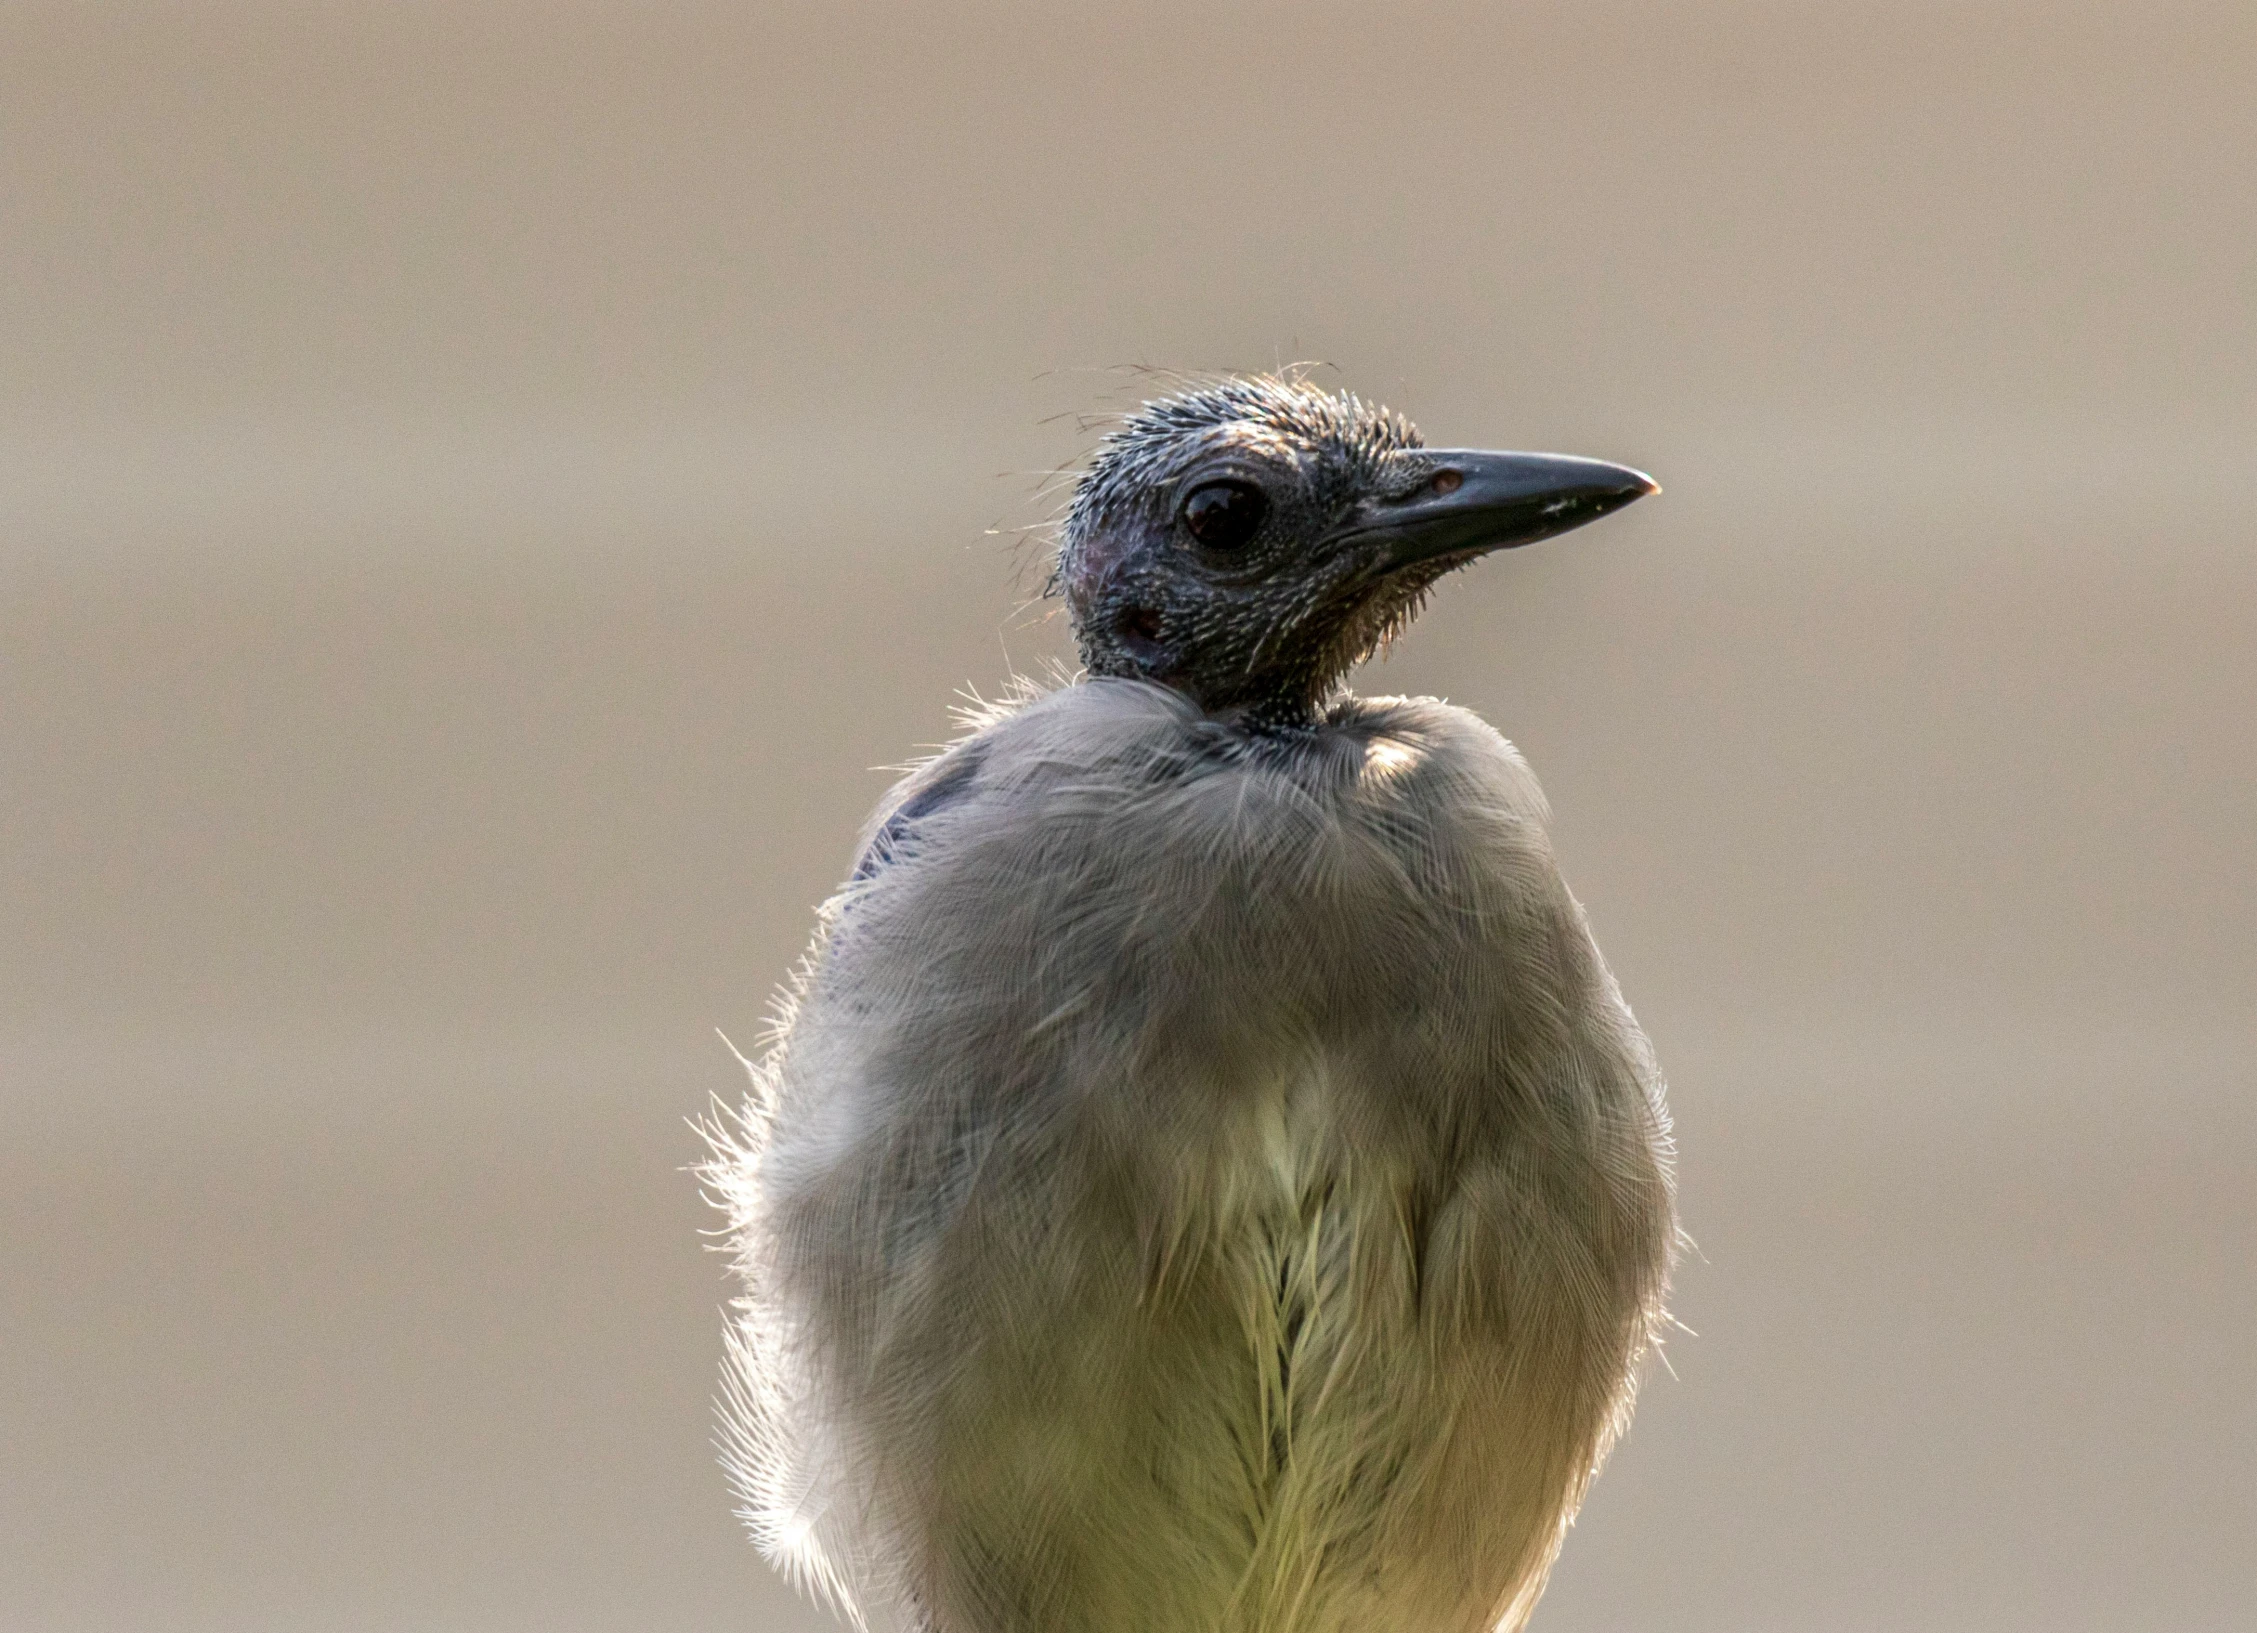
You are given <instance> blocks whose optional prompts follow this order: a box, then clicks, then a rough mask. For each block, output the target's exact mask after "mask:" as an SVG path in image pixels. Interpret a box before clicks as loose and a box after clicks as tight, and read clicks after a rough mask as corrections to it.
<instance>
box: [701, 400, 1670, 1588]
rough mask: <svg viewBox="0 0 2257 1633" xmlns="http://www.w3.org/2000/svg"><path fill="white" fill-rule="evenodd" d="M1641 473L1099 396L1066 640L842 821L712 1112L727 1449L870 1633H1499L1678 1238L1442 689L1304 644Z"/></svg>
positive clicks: (1648, 1066)
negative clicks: (793, 958) (807, 928)
mask: <svg viewBox="0 0 2257 1633" xmlns="http://www.w3.org/2000/svg"><path fill="white" fill-rule="evenodd" d="M1655 491H1658V490H1657V489H1656V486H1655V484H1654V483H1653V482H1652V481H1651V480H1650V479H1649V478H1648V477H1646V476H1644V475H1643V474H1641V473H1640V472H1638V471H1635V470H1632V469H1629V468H1628V467H1625V466H1620V465H1614V464H1609V463H1605V462H1602V461H1597V460H1589V459H1578V458H1569V457H1566V456H1559V455H1544V454H1526V453H1496V452H1483V451H1474V450H1464V449H1436V448H1429V447H1427V446H1426V445H1425V443H1424V441H1423V439H1422V437H1421V436H1420V434H1419V432H1418V431H1417V430H1416V428H1415V427H1414V426H1412V425H1411V424H1410V423H1409V422H1408V421H1407V420H1406V419H1404V418H1403V417H1401V416H1399V415H1397V414H1395V413H1393V412H1391V411H1389V410H1387V409H1385V408H1383V407H1380V406H1378V405H1376V404H1371V403H1367V402H1365V401H1363V400H1362V399H1360V398H1358V397H1356V396H1354V395H1352V394H1348V393H1343V392H1333V391H1328V390H1325V389H1322V388H1321V387H1319V386H1318V385H1316V384H1313V383H1312V382H1311V381H1309V380H1308V379H1307V378H1306V377H1305V376H1290V375H1287V376H1279V375H1270V376H1245V375H1230V376H1219V377H1206V378H1202V379H1200V380H1197V381H1193V382H1191V383H1189V384H1186V385H1182V386H1179V387H1178V388H1177V389H1175V390H1174V391H1173V393H1172V394H1170V395H1166V396H1162V397H1159V398H1158V399H1156V400H1153V401H1150V402H1147V403H1145V404H1144V405H1143V406H1141V407H1140V408H1138V409H1136V410H1134V411H1133V412H1130V413H1128V414H1126V415H1125V416H1123V417H1122V418H1121V419H1120V421H1119V422H1118V423H1117V424H1116V426H1115V427H1114V428H1113V429H1112V430H1111V431H1110V432H1108V433H1107V434H1106V435H1105V436H1104V437H1103V438H1102V440H1101V441H1100V442H1099V443H1098V444H1097V445H1096V447H1095V449H1094V451H1093V453H1092V454H1091V455H1090V457H1089V458H1088V459H1087V461H1086V462H1085V464H1084V466H1083V468H1082V470H1081V472H1080V474H1079V476H1078V479H1076V481H1075V483H1074V486H1073V490H1072V496H1071V499H1070V501H1069V502H1068V504H1067V506H1066V508H1065V511H1064V515H1063V520H1062V522H1061V523H1060V525H1059V527H1058V529H1057V549H1056V554H1055V561H1054V567H1053V572H1052V576H1051V580H1050V584H1049V586H1048V588H1049V590H1050V592H1051V593H1054V594H1055V595H1057V596H1058V597H1060V598H1062V599H1063V601H1064V603H1065V607H1066V611H1067V614H1068V616H1069V618H1070V620H1071V626H1072V630H1073V634H1074V637H1075V641H1076V645H1077V647H1078V650H1079V654H1080V658H1081V665H1082V667H1081V670H1080V672H1079V673H1077V674H1068V673H1066V672H1064V671H1061V673H1060V674H1059V675H1058V676H1056V677H1054V679H1055V680H1056V682H1057V684H1053V685H1051V686H1049V687H1048V688H1047V689H1045V688H1044V687H1041V686H1036V685H1033V684H1022V685H1020V686H1019V687H1018V688H1017V689H1016V690H1015V691H1014V692H1013V693H1012V694H1011V695H1010V696H1008V697H1006V698H1004V699H1003V700H1002V701H1001V702H998V703H994V704H991V705H984V706H981V707H980V708H979V709H977V710H976V711H975V712H974V713H973V715H972V717H971V718H970V719H969V720H968V721H967V722H966V725H967V729H966V732H965V734H964V735H963V736H961V737H960V738H959V739H958V740H956V741H955V742H953V743H952V744H951V745H949V746H948V747H947V748H946V749H945V750H944V751H942V752H940V753H939V754H938V756H937V757H936V758H933V759H931V760H929V761H928V762H926V763H924V764H922V765H921V766H918V767H916V768H914V769H913V770H911V772H910V774H909V775H907V776H906V777H904V778H903V779H902V781H901V782H900V783H899V784H898V785H897V786H895V787H894V788H893V789H892V791H891V792H890V793H889V794H888V795H887V796H886V797H885V799H884V800H883V801H882V802H881V804H880V806H879V808H878V809H877V811H876V812H875V814H874V815H873V816H872V818H871V820H870V822H869V823H868V825H867V827H866V828H865V830H864V832H863V834H862V835H861V837H860V840H859V842H858V846H857V850H856V852H855V853H854V855H855V860H854V862H853V866H852V867H851V869H850V870H849V872H848V875H847V878H846V880H845V882H844V884H843V885H842V886H841V887H840V889H839V890H838V892H837V894H836V895H834V896H833V897H832V898H831V899H830V900H829V901H828V902H827V903H826V904H825V905H824V906H823V908H822V909H821V910H820V911H819V915H818V917H819V922H818V926H817V931H816V935H815V939H814V942H813V945H812V947H811V949H810V951H809V953H808V955H807V956H806V958H805V959H804V960H803V961H802V963H801V964H800V966H799V967H798V970H797V973H796V975H795V976H794V977H793V978H792V979H791V981H790V982H789V983H788V984H787V987H786V989H785V991H784V993H783V995H782V997H781V998H780V999H779V1003H778V1008H777V1011H776V1016H775V1020H774V1025H773V1029H772V1033H771V1036H770V1038H769V1041H768V1046H767V1048H766V1050H765V1052H764V1053H763V1054H762V1055H761V1056H760V1058H759V1059H757V1060H756V1061H749V1062H748V1063H747V1064H748V1066H749V1068H750V1071H751V1085H750V1088H749V1090H748V1091H747V1092H746V1094H745V1096H744V1099H743V1103H742V1105H741V1106H735V1105H732V1106H729V1107H727V1108H726V1110H725V1111H724V1112H723V1113H722V1114H721V1115H720V1116H719V1117H718V1118H717V1119H716V1120H715V1121H714V1122H713V1123H711V1124H709V1125H708V1129H707V1132H708V1137H709V1138H710V1139H711V1140H712V1141H713V1148H712V1151H711V1153H710V1156H709V1160H708V1162H707V1164H706V1166H705V1170H704V1172H705V1177H706V1179H707V1182H708V1185H709V1190H710V1194H711V1195H712V1197H713V1199H714V1200H715V1201H716V1202H717V1203H718V1205H720V1206H721V1207H722V1208H723V1209H724V1210H725V1212H726V1215H727V1224H726V1229H725V1231H724V1232H723V1234H724V1235H725V1236H726V1239H727V1241H726V1245H727V1247H728V1249H729V1250H730V1251H731V1252H732V1254H733V1268H734V1271H735V1272H736V1274H737V1275H738V1276H740V1277H741V1278H742V1279H741V1284H740V1285H741V1292H740V1296H738V1297H737V1299H736V1301H735V1303H734V1304H733V1306H732V1308H731V1311H730V1313H729V1318H728V1344H727V1350H728V1356H727V1360H726V1363H725V1366H724V1374H723V1397H722V1401H721V1411H722V1418H723V1429H722V1448H723V1455H724V1461H725V1462H726V1463H727V1465H728V1467H729V1471H730V1475H731V1478H732V1480H733V1482H734V1486H735V1489H736V1491H737V1493H738V1495H739V1497H740V1498H741V1500H742V1510H741V1512H742V1514H743V1516H744V1518H745V1519H746V1521H747V1523H748V1524H749V1526H750V1528H751V1531H752V1533H753V1537H754V1540H755V1541H756V1542H757V1543H758V1544H759V1545H760V1547H761V1548H762V1550H763V1551H764V1552H765V1553H766V1555H767V1556H768V1558H769V1559H770V1560H771V1561H772V1562H773V1563H774V1564H775V1565H776V1566H777V1567H778V1568H779V1569H780V1570H781V1571H782V1572H783V1573H785V1574H786V1575H787V1576H788V1577H789V1578H791V1579H792V1580H793V1581H794V1582H795V1583H797V1584H798V1585H799V1586H800V1587H802V1589H803V1590H806V1591H810V1592H812V1593H814V1594H816V1595H817V1596H818V1597H821V1598H825V1599H828V1600H829V1601H830V1602H831V1603H832V1605H833V1606H834V1608H836V1609H837V1610H839V1611H840V1612H842V1613H843V1614H844V1615H846V1616H847V1617H848V1618H849V1619H851V1620H852V1621H853V1622H854V1623H855V1624H857V1625H858V1626H861V1627H863V1628H866V1629H870V1630H872V1633H1382V1630H1384V1633H1482V1630H1487V1629H1501V1630H1507V1633H1509V1630H1512V1629H1517V1628H1519V1627H1521V1626H1522V1625H1523V1624H1524V1623H1525V1622H1526V1621H1527V1619H1528V1617H1529V1615H1530V1613H1531V1611H1532V1610H1533V1608H1534V1606H1535V1604H1536V1601H1537V1598H1538V1596H1539V1595H1540V1594H1541V1593H1542V1591H1543V1588H1544V1584H1545V1581H1546V1578H1547V1576H1548V1574H1549V1572H1550V1570H1551V1566H1552V1563H1553V1560H1554V1558H1555V1556H1556V1554H1557V1552H1558V1550H1559V1547H1560V1544H1561V1540H1562V1536H1563V1533H1564V1531H1565V1529H1566V1527H1567V1525H1568V1523H1569V1521H1570V1520H1571V1519H1572V1518H1573V1516H1574V1514H1575V1511H1576V1508H1577V1506H1578V1504H1579V1503H1580V1502H1581V1500H1582V1497H1583V1495H1584V1492H1585V1490H1586V1487H1587V1486H1588V1484H1589V1482H1590V1480H1591V1478H1592V1476H1593V1475H1594V1473H1595V1472H1596V1471H1597V1469H1598V1467H1599V1464H1600V1463H1601V1461H1602V1460H1603V1459H1604V1457H1605V1456H1606V1454H1607V1451H1608V1450H1609V1448H1610V1447H1611V1446H1612V1444H1613V1443H1614V1442H1615V1440H1616V1438H1617V1437H1618V1436H1619V1435H1620V1434H1621V1432H1622V1431H1623V1429H1624V1427H1625V1426H1626V1424H1627V1422H1628V1417H1629V1413H1630V1410H1631V1404H1632V1399H1633V1395H1634V1393H1635V1387H1636V1382H1637V1378H1638V1375H1639V1372H1640V1370H1641V1365H1642V1361H1643V1359H1644V1357H1645V1356H1646V1355H1647V1354H1648V1353H1649V1352H1650V1350H1651V1348H1652V1346H1653V1345H1654V1344H1656V1343H1657V1342H1658V1338H1659V1331H1660V1325H1661V1323H1662V1321H1663V1320H1664V1302H1665V1296H1666V1291H1667V1283H1668V1277H1669V1272H1670V1268H1671V1264H1672V1260H1673V1256H1674V1253H1675V1250H1676V1246H1677V1241H1678V1237H1677V1227H1676V1224H1675V1203H1674V1198H1675V1179H1674V1164H1675V1156H1674V1147H1673V1145H1672V1141H1671V1133H1670V1122H1669V1115H1668V1111H1667V1109H1666V1104H1665V1095H1664V1088H1663V1082H1662V1077H1661V1074H1660V1072H1659V1070H1658V1068H1657V1066H1656V1064H1655V1059H1654V1055H1653V1052H1652V1050H1651V1048H1650V1047H1649V1045H1648V1042H1647V1040H1646V1037H1645V1035H1644V1034H1643V1033H1642V1032H1641V1030H1640V1029H1639V1027H1638V1024H1637V1022H1636V1021H1635V1020H1634V1019H1633V1017H1632V1015H1631V1012H1630V1010H1629V1009H1628V1007H1627V1006H1626V1005H1625V1003H1624V1001H1623V999H1622V996H1621V993H1620V991H1619V989H1618V987H1617V985H1616V982H1615V980H1614V978H1613V977H1612V975H1611V974H1610V973H1609V971H1608V968H1607V965H1606V964H1605V962H1604V960H1603V959H1602V958H1601V956H1600V954H1599V951H1598V949H1597V947H1596V945H1595V944H1594V942H1593V940H1592V937H1591V933H1590V931H1589V929H1588V927H1587V923H1586V918H1585V914H1584V911H1583V909H1582V907H1581V906H1580V905H1579V903H1578V902H1577V900H1576V898H1575V897H1574V896H1573V895H1572V894H1571V893H1570V892H1569V890H1568V887H1567V885H1566V884H1565V883H1564V882H1563V880H1562V877H1561V873H1560V870H1559V867H1558V865H1557V862H1556V860H1555V856H1554V851H1553V848H1552V845H1551V842H1550V840H1549V838H1548V837H1547V823H1548V821H1549V813H1548V810H1547V807H1546V805H1545V801H1544V797H1543V795H1542V793H1541V792H1540V790H1539V788H1538V785H1537V783H1536V781H1535V779H1534V777H1533V776H1532V774H1531V773H1530V771H1529V768H1528V766H1527V764H1526V762H1525V761H1524V760H1523V759H1522V757H1521V756H1520V754H1519V753H1518V752H1517V751H1516V750H1515V749H1514V748H1513V747H1512V746H1511V745H1509V744H1508V743H1507V742H1506V740H1505V739H1504V738H1503V737H1501V736H1500V735H1499V734H1498V733H1497V732H1496V730H1494V729H1493V728H1492V727H1491V726H1489V725H1488V724H1487V723H1485V722H1484V721H1483V720H1481V719H1480V718H1479V717H1478V716H1476V715H1474V714H1472V713H1471V712H1469V711H1467V710H1465V709H1462V708H1457V707H1454V706H1452V705H1449V704H1447V703H1444V702H1440V701H1437V700H1435V699H1432V698H1389V697H1376V696H1375V697H1362V696H1358V695H1356V694H1354V693H1353V692H1352V691H1351V690H1350V689H1349V687H1348V676H1349V672H1350V671H1351V670H1352V669H1353V668H1354V667H1355V666H1356V665H1357V664H1358V663H1359V662H1360V661H1361V660H1363V659H1365V658H1366V657H1368V656H1371V655H1372V654H1374V653H1375V652H1376V651H1378V650H1379V649H1380V648H1381V647H1383V646H1384V645H1386V644H1387V643H1388V642H1389V641H1390V640H1392V639H1393V638H1394V637H1395V636H1396V635H1398V634H1399V633H1401V631H1402V630H1403V628H1404V626H1405V625H1406V624H1407V623H1408V622H1409V621H1410V620H1411V618H1412V617H1413V616H1414V614H1415V613H1416V612H1417V610H1418V609H1419V607H1420V605H1421V604H1422V602H1423V601H1424V600H1425V599H1426V597H1427V595H1428V593H1429V592H1430V591H1431V590H1432V589H1433V588H1434V587H1435V585H1436V584H1437V583H1438V582H1439V581H1440V580H1441V579H1442V578H1444V577H1445V576H1446V575H1448V574H1451V573H1453V572H1456V571H1457V570H1459V569H1460V568H1463V567H1465V566H1467V565H1468V564H1469V563H1472V562H1474V561H1475V560H1477V559H1479V558H1481V557H1483V556H1485V555H1487V554H1488V553H1490V552H1493V551H1497V550H1502V549H1508V548H1512V547H1516V546H1522V545H1527V544H1530V543H1533V542H1535V541H1537V540H1540V539H1546V538H1550V537H1553V536H1555V535H1558V534H1561V533H1564V532H1566V531H1568V530H1569V529H1572V528H1576V527H1580V526H1582V525H1584V524H1585V523H1587V522H1591V521H1593V520H1596V519H1597V518H1599V517H1601V516H1604V515H1607V514H1609V513H1610V512H1612V511H1615V510H1617V509H1619V508H1621V507H1622V506H1624V505H1626V504H1628V503H1630V502H1632V501H1633V500H1636V499H1638V498H1640V497H1642V496H1644V495H1646V494H1649V493H1653V492H1655Z"/></svg>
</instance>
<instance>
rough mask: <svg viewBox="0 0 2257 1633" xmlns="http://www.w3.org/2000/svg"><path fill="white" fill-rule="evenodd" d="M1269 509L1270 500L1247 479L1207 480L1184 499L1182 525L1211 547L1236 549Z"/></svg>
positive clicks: (1251, 533) (1259, 523) (1212, 548)
mask: <svg viewBox="0 0 2257 1633" xmlns="http://www.w3.org/2000/svg"><path fill="white" fill-rule="evenodd" d="M1269 511H1270V502H1269V500H1268V499H1266V498H1264V497H1263V496H1262V490H1261V489H1260V488H1257V487H1255V486H1254V485H1253V484H1252V483H1250V482H1209V483H1207V484H1206V485H1204V486H1203V487H1197V488H1193V489H1192V490H1191V494H1190V496H1189V497H1188V498H1186V499H1185V500H1184V502H1183V525H1184V526H1185V528H1187V529H1188V530H1189V531H1190V533H1191V536H1192V537H1193V538H1195V539H1197V540H1198V541H1199V542H1200V543H1201V544H1203V545H1205V546H1206V547H1207V548H1208V549H1210V550H1236V549H1238V548H1239V547H1240V546H1241V545H1243V544H1245V543H1246V541H1247V540H1249V539H1251V538H1252V537H1253V536H1254V534H1255V532H1256V530H1257V529H1259V528H1260V527H1261V525H1262V518H1263V517H1264V516H1267V515H1268V514H1269Z"/></svg>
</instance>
